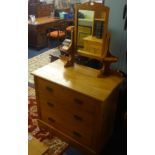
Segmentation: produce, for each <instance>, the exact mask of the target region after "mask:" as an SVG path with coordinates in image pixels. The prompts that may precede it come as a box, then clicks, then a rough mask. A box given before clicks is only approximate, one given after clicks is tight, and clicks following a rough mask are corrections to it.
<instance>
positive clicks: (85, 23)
mask: <svg viewBox="0 0 155 155" xmlns="http://www.w3.org/2000/svg"><path fill="white" fill-rule="evenodd" d="M104 15H105V14H104V12H103V11H92V10H78V18H77V20H78V28H77V35H78V36H77V51H78V52H80V53H81V54H90V55H93V56H95V57H101V56H102V46H103V44H104V43H103V37H104V34H103V33H104Z"/></svg>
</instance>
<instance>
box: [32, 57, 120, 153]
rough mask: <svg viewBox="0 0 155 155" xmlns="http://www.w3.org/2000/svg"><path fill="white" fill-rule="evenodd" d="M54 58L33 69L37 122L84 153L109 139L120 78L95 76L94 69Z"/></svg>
mask: <svg viewBox="0 0 155 155" xmlns="http://www.w3.org/2000/svg"><path fill="white" fill-rule="evenodd" d="M65 63H66V62H65V61H62V60H60V59H59V60H56V61H55V62H53V63H50V64H48V65H46V66H44V67H42V68H40V69H37V70H36V71H34V72H33V75H34V79H35V89H36V97H37V104H38V111H39V124H40V125H41V126H44V127H45V128H48V129H49V130H50V131H52V132H53V133H54V134H55V135H56V136H58V137H60V138H62V139H63V140H65V141H67V142H69V143H71V145H75V146H76V147H77V148H79V149H80V150H82V151H83V152H84V153H85V154H88V155H91V154H92V155H95V154H96V155H97V154H98V153H99V152H100V151H101V149H102V147H103V146H104V145H105V144H106V143H107V141H108V140H109V138H110V136H111V133H112V129H113V123H114V120H115V112H116V108H117V97H118V87H119V85H120V83H121V82H122V80H123V78H122V77H120V76H118V75H110V76H108V77H104V78H98V77H97V75H98V74H97V73H98V70H95V69H93V68H89V67H85V66H81V65H77V64H76V65H74V66H73V67H69V68H65V67H64V64H65Z"/></svg>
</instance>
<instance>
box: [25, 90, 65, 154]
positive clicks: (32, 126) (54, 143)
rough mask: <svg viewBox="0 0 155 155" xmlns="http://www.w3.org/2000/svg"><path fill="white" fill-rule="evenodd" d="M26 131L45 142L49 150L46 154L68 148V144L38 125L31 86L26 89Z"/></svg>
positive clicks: (61, 151)
mask: <svg viewBox="0 0 155 155" xmlns="http://www.w3.org/2000/svg"><path fill="white" fill-rule="evenodd" d="M28 94H29V97H28V132H29V133H31V134H32V135H33V136H34V137H35V138H37V139H39V140H40V141H42V142H43V143H45V144H46V145H47V146H48V147H49V150H48V152H47V153H46V155H61V154H63V152H64V151H65V150H66V149H67V148H68V144H67V143H66V142H63V141H62V140H60V139H59V138H57V137H54V136H53V135H52V134H51V133H49V132H48V131H46V130H45V129H41V128H39V127H38V123H37V119H38V113H37V103H36V99H35V96H34V95H35V90H34V89H33V88H31V87H29V89H28Z"/></svg>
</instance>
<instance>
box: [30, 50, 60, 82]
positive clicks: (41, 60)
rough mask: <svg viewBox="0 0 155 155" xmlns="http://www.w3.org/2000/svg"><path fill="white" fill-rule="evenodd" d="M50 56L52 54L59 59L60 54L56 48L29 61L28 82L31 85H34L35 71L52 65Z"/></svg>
mask: <svg viewBox="0 0 155 155" xmlns="http://www.w3.org/2000/svg"><path fill="white" fill-rule="evenodd" d="M50 54H52V55H53V56H56V57H59V55H60V52H59V50H58V49H57V48H54V49H51V50H48V51H47V52H44V53H42V54H40V55H38V56H35V57H33V58H31V59H29V60H28V82H29V83H31V84H34V79H33V75H32V74H31V73H32V72H33V71H34V70H36V69H38V68H40V67H42V66H44V65H47V64H48V63H50Z"/></svg>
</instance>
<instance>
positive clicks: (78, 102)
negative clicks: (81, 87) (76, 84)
mask: <svg viewBox="0 0 155 155" xmlns="http://www.w3.org/2000/svg"><path fill="white" fill-rule="evenodd" d="M74 101H75V103H77V104H79V105H82V104H83V101H82V100H80V99H78V98H75V99H74Z"/></svg>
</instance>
